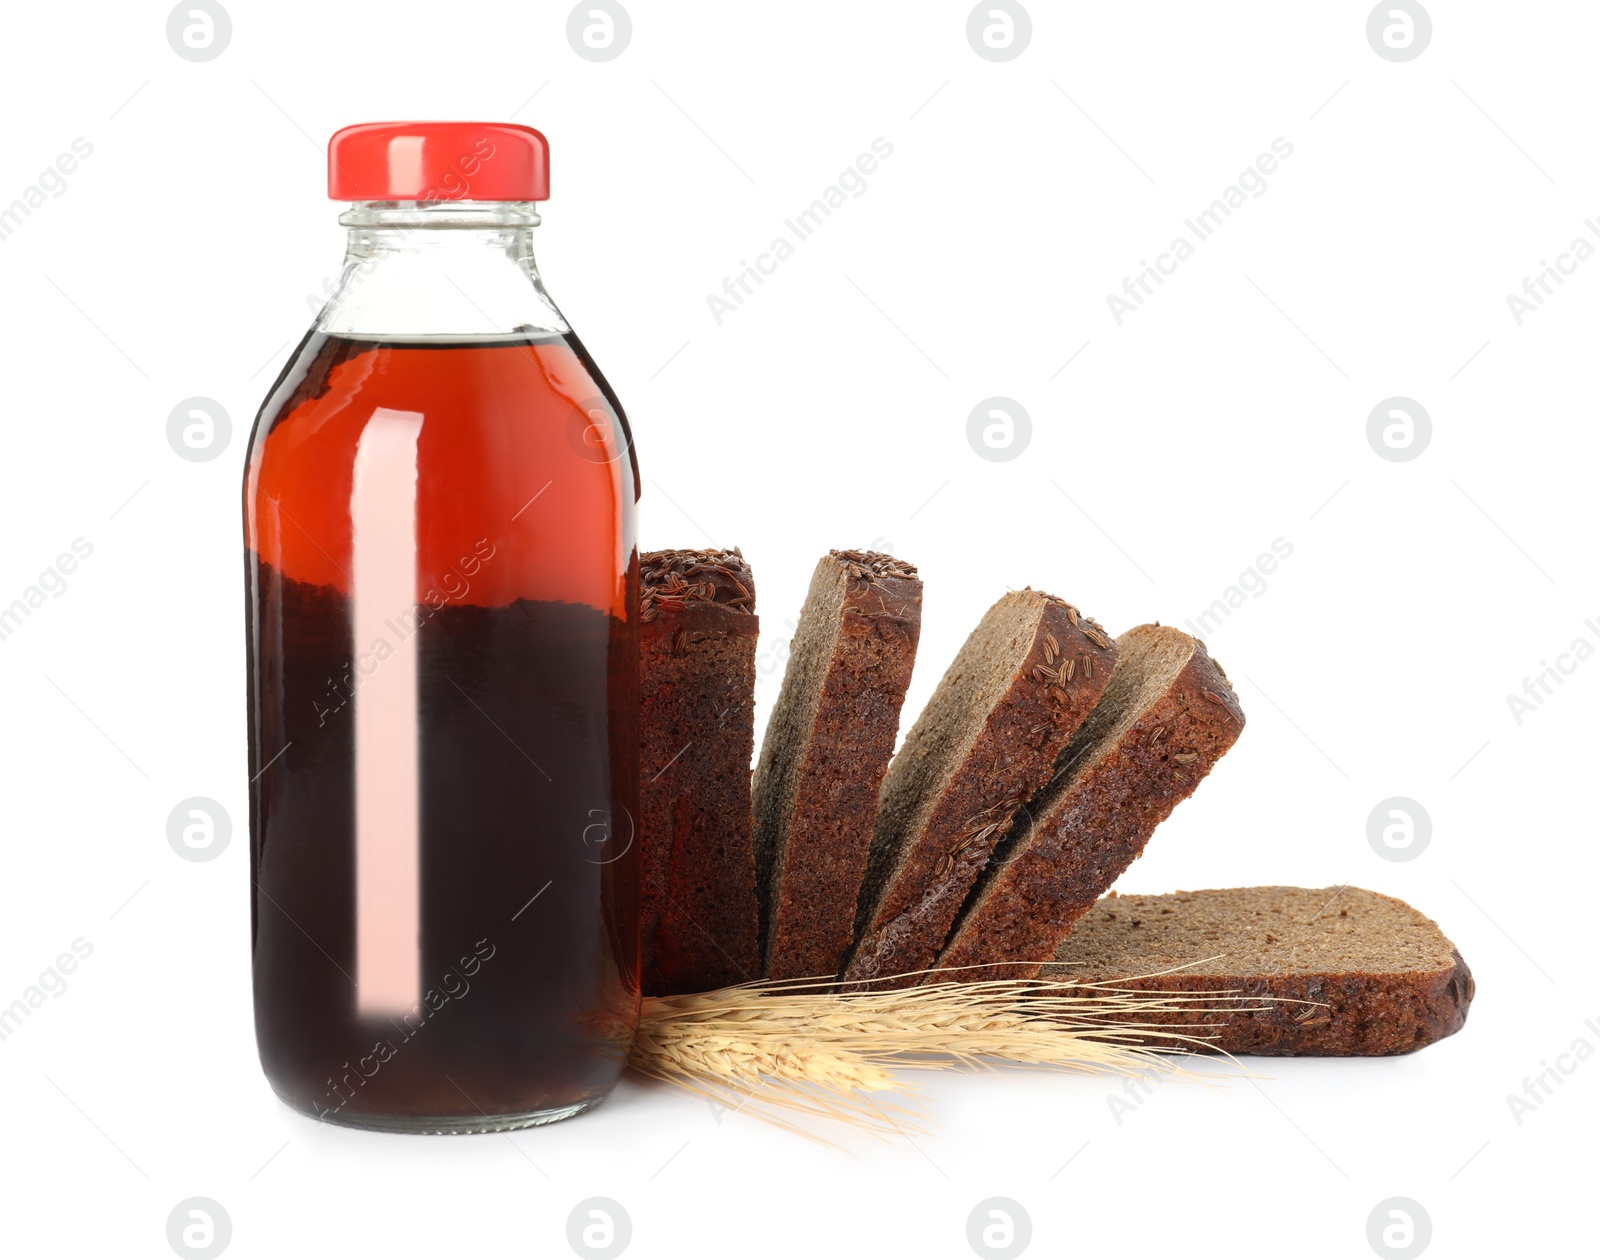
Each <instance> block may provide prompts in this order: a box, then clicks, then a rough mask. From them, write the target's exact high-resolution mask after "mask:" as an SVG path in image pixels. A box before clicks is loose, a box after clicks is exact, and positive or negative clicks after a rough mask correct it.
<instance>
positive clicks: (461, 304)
mask: <svg viewBox="0 0 1600 1260" xmlns="http://www.w3.org/2000/svg"><path fill="white" fill-rule="evenodd" d="M539 221H540V220H539V212H538V206H537V203H536V202H531V201H432V202H415V201H412V202H407V201H358V202H354V203H353V204H352V205H351V206H350V208H349V209H348V210H346V211H345V212H344V213H343V214H342V215H340V216H339V222H340V223H341V224H343V225H344V226H345V227H346V228H348V229H349V239H348V244H347V247H346V250H345V259H344V268H343V271H342V274H341V275H340V278H339V282H338V286H337V288H336V290H335V292H334V294H333V297H332V298H331V299H330V300H329V302H328V304H327V305H326V306H325V307H324V308H323V309H322V311H321V313H320V315H319V316H318V318H317V323H316V328H317V330H319V331H321V332H326V333H339V334H345V335H355V336H384V337H489V338H494V337H503V336H540V335H545V334H551V335H560V334H563V333H566V332H569V331H570V329H569V327H568V325H567V322H566V320H565V319H564V318H563V317H562V315H561V312H560V311H559V310H558V309H557V308H556V305H555V303H554V302H553V301H552V300H551V298H550V295H549V294H548V293H546V292H545V289H544V283H543V281H542V280H541V279H540V277H539V269H538V266H537V265H536V263H535V262H534V256H533V229H534V228H535V227H537V226H538V224H539Z"/></svg>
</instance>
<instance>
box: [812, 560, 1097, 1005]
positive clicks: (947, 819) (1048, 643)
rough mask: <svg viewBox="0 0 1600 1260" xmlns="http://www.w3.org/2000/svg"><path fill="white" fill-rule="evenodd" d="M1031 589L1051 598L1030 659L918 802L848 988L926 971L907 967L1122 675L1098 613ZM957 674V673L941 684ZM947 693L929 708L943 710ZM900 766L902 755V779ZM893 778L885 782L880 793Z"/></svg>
mask: <svg viewBox="0 0 1600 1260" xmlns="http://www.w3.org/2000/svg"><path fill="white" fill-rule="evenodd" d="M1019 594H1020V593H1019ZM1027 594H1028V595H1031V596H1033V597H1034V598H1036V599H1037V600H1039V601H1040V607H1039V616H1038V621H1037V624H1036V626H1035V628H1034V633H1033V640H1032V642H1031V644H1030V645H1029V646H1028V648H1027V651H1026V654H1025V656H1024V658H1023V661H1022V664H1021V667H1020V668H1019V669H1018V671H1017V672H1016V673H1015V674H1014V675H1013V676H1012V678H1011V682H1010V686H1009V687H1008V688H1007V689H1006V691H1005V694H1004V695H1003V696H1002V697H1001V698H1000V699H999V701H998V702H997V703H996V704H995V705H994V706H993V708H992V709H991V710H990V712H989V713H988V715H987V716H986V718H985V720H984V723H983V726H982V728H981V729H980V730H979V732H978V734H977V737H976V738H975V739H974V740H973V741H972V743H971V744H970V746H969V748H968V751H967V754H966V756H965V757H963V758H962V760H961V761H960V762H959V764H957V765H956V766H955V768H954V769H953V771H952V772H951V773H950V774H949V775H948V776H946V777H945V778H944V780H943V781H942V783H940V784H937V785H935V786H934V789H933V792H932V793H931V797H932V800H931V807H923V808H919V809H918V810H917V811H916V813H915V814H914V816H913V817H912V818H911V819H910V820H909V822H910V825H909V827H908V829H907V831H906V834H904V835H903V836H898V837H895V838H894V840H895V842H896V843H897V844H898V847H899V853H898V857H897V860H896V861H895V864H894V866H893V868H892V869H891V870H890V872H889V875H888V878H887V879H886V880H885V881H884V883H883V886H882V888H881V890H880V891H879V893H878V895H877V897H876V900H875V904H874V905H873V906H872V907H871V908H870V910H869V913H868V915H867V916H866V917H865V918H864V920H863V921H862V923H861V928H862V931H861V933H860V939H859V940H858V942H857V944H856V946H855V949H854V952H853V953H852V954H851V956H850V961H849V963H848V965H847V966H846V968H845V971H844V976H843V980H844V983H845V987H846V988H847V989H848V990H853V991H863V990H868V989H888V988H898V987H905V986H908V985H913V984H916V983H917V982H918V979H919V977H918V976H917V975H915V974H906V973H915V972H917V971H920V970H923V969H925V968H927V967H929V966H931V965H932V963H933V961H934V959H935V958H936V957H937V956H938V953H939V950H940V949H941V948H942V947H943V945H944V943H945V938H946V936H947V935H948V933H949V931H950V925H951V923H952V922H953V921H954V920H955V917H956V914H957V912H958V911H959V910H960V909H961V904H962V902H963V901H964V900H965V898H966V895H967V893H968V891H969V890H970V889H971V888H972V885H973V883H974V881H975V880H976V879H977V877H978V874H979V872H980V871H981V870H982V869H983V867H984V866H985V864H986V863H987V862H988V860H989V856H990V854H991V853H993V851H994V849H995V846H996V845H997V844H999V842H1000V839H1001V837H1002V836H1003V835H1004V834H1005V832H1006V829H1007V827H1008V826H1009V825H1010V823H1011V820H1012V818H1013V817H1014V816H1015V815H1016V812H1017V810H1018V809H1020V808H1021V807H1022V806H1023V804H1025V803H1026V802H1027V801H1028V800H1029V799H1030V798H1031V797H1032V796H1033V795H1034V793H1035V792H1037V791H1038V790H1039V789H1040V788H1042V787H1043V786H1044V785H1045V784H1046V783H1047V782H1049V780H1050V776H1051V774H1052V773H1053V771H1054V768H1055V762H1056V758H1057V756H1058V755H1059V754H1060V752H1061V750H1062V749H1063V748H1064V747H1065V746H1066V743H1067V741H1068V739H1069V738H1070V737H1071V735H1072V733H1073V732H1074V731H1076V730H1077V729H1078V727H1079V726H1080V725H1081V724H1082V722H1083V720H1084V718H1085V717H1087V716H1088V714H1089V711H1090V710H1091V709H1092V708H1094V705H1095V702H1096V701H1097V700H1099V698H1100V695H1101V693H1102V692H1103V691H1104V690H1105V685H1106V682H1107V680H1108V679H1109V678H1110V677H1111V671H1112V669H1113V668H1114V667H1115V665H1116V659H1117V649H1116V645H1115V643H1113V642H1112V641H1111V639H1110V637H1109V636H1108V635H1106V633H1105V632H1104V630H1102V629H1101V628H1100V626H1099V625H1098V624H1097V623H1096V622H1095V621H1094V620H1093V619H1092V618H1088V617H1084V616H1083V615H1082V614H1081V613H1079V612H1078V610H1077V609H1076V608H1074V607H1072V606H1071V605H1069V604H1068V603H1066V601H1064V600H1061V599H1057V598H1056V597H1055V596H1052V595H1046V594H1044V593H1043V592H1032V591H1030V592H1027ZM1002 603H1004V601H1002ZM996 607H997V608H998V607H999V605H997V606H996ZM974 633H976V631H975V632H974ZM1069 662H1070V665H1069ZM953 669H954V666H952V670H953ZM950 680H951V675H950V674H947V675H946V677H945V679H944V680H943V681H941V683H940V689H941V690H942V689H943V688H944V687H945V686H946V684H947V683H949V682H950ZM939 694H940V693H939V692H937V691H936V692H935V695H934V697H933V698H932V699H930V700H929V702H928V709H927V710H925V711H924V712H925V713H928V712H932V711H934V709H935V702H936V701H937V700H938V699H939ZM932 734H933V732H931V731H930V730H928V729H927V728H926V726H925V723H924V720H923V719H921V718H919V719H918V722H917V724H916V725H915V726H913V727H912V729H911V732H910V734H909V735H907V737H906V740H905V743H904V744H903V746H902V747H901V749H900V751H899V752H898V753H897V754H896V758H897V763H898V759H900V758H912V757H916V756H918V755H919V754H920V753H921V752H922V745H923V744H924V742H926V741H927V740H928V739H929V738H930V737H931V736H932ZM894 772H895V767H893V766H891V769H890V777H891V778H892V777H893V775H894ZM888 789H889V783H888V782H885V785H884V788H883V790H882V791H881V792H880V804H881V803H882V801H883V800H884V799H885V798H886V797H887V795H888ZM883 824H884V815H883V814H882V812H881V811H880V814H879V826H880V827H882V826H883Z"/></svg>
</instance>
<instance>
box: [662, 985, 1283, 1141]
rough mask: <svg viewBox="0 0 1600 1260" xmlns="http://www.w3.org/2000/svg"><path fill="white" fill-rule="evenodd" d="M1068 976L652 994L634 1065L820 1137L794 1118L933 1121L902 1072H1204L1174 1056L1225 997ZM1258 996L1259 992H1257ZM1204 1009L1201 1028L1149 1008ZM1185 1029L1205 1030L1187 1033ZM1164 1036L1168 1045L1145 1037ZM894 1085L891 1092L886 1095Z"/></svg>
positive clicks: (1200, 1039) (882, 1123)
mask: <svg viewBox="0 0 1600 1260" xmlns="http://www.w3.org/2000/svg"><path fill="white" fill-rule="evenodd" d="M1141 978H1142V977H1132V978H1130V979H1129V980H1123V981H1119V982H1118V987H1117V988H1111V987H1108V986H1095V985H1078V986H1075V987H1074V988H1073V990H1072V991H1071V992H1070V993H1068V992H1064V991H1063V987H1062V981H1060V980H1039V979H1034V980H987V981H959V980H933V981H930V982H928V983H924V984H921V985H917V986H916V987H913V988H905V989H889V990H879V991H873V992H867V993H847V994H842V993H836V992H833V991H832V988H833V981H832V980H831V979H822V980H801V981H787V982H782V983H772V982H769V981H755V982H752V983H750V984H742V985H734V986H732V987H730V988H725V989H716V990H713V991H712V992H709V993H694V994H685V995H682V996H677V997H665V998H646V999H645V1001H644V1009H643V1011H642V1014H641V1017H640V1024H639V1032H638V1036H637V1038H636V1039H635V1041H634V1047H633V1054H632V1058H631V1060H630V1066H632V1067H633V1068H634V1069H635V1070H637V1071H639V1072H641V1073H643V1074H645V1075H647V1076H651V1077H654V1078H656V1079H658V1080H662V1081H666V1082H669V1083H671V1084H674V1085H677V1086H680V1087H682V1088H684V1089H687V1090H689V1091H691V1092H692V1093H696V1094H699V1095H701V1096H703V1097H706V1098H709V1099H711V1100H712V1101H713V1102H716V1103H718V1104H720V1105H723V1106H726V1107H729V1108H731V1109H734V1110H747V1111H750V1112H751V1113H752V1114H754V1115H758V1116H760V1117H761V1118H762V1119H765V1120H767V1121H769V1122H771V1123H774V1124H777V1125H779V1126H780V1127H783V1128H786V1129H789V1130H791V1131H794V1132H800V1133H805V1134H806V1136H815V1135H814V1134H811V1133H809V1132H807V1131H806V1130H804V1129H802V1128H800V1127H799V1126H798V1125H796V1124H795V1123H793V1122H792V1121H791V1120H790V1119H787V1118H786V1116H789V1115H793V1116H811V1117H818V1118H827V1119H833V1120H839V1121H844V1122H846V1123H851V1124H854V1125H857V1126H859V1127H862V1128H865V1129H867V1130H868V1131H870V1132H873V1133H876V1134H879V1135H886V1134H888V1133H891V1132H902V1131H904V1130H905V1129H906V1128H912V1129H918V1128H920V1127H921V1126H920V1123H919V1122H920V1121H921V1120H922V1119H923V1118H924V1112H923V1110H922V1107H921V1097H920V1095H919V1094H918V1093H917V1092H916V1091H915V1090H913V1089H911V1088H910V1087H909V1086H907V1085H906V1084H905V1083H904V1082H903V1081H901V1080H900V1079H899V1078H898V1077H896V1076H895V1075H894V1073H893V1071H892V1070H891V1069H892V1068H893V1067H894V1066H896V1065H899V1066H901V1067H916V1068H951V1067H965V1068H973V1067H980V1066H984V1065H992V1064H995V1063H998V1062H1009V1063H1019V1064H1029V1065H1033V1066H1038V1067H1045V1068H1049V1069H1053V1070H1056V1071H1069V1072H1084V1073H1120V1074H1129V1073H1147V1072H1150V1071H1157V1072H1161V1073H1162V1074H1163V1075H1181V1076H1186V1077H1190V1078H1196V1079H1197V1076H1196V1074H1195V1073H1191V1072H1187V1071H1186V1070H1184V1069H1183V1068H1181V1067H1179V1066H1178V1065H1176V1064H1175V1063H1173V1062H1172V1059H1171V1056H1172V1055H1173V1054H1174V1053H1175V1052H1176V1053H1185V1052H1190V1051H1195V1050H1202V1049H1206V1048H1207V1038H1206V1036H1205V1035H1204V1034H1205V1030H1206V1027H1207V1025H1206V1024H1205V1022H1204V1017H1205V1016H1207V1015H1214V1014H1218V1013H1222V1012H1225V1011H1228V1010H1234V1009H1259V1006H1258V1005H1256V1006H1247V1007H1229V1006H1219V1005H1218V1002H1219V1001H1226V1000H1229V999H1230V998H1231V997H1232V995H1230V994H1225V993H1159V994H1158V993H1145V992H1140V991H1138V990H1133V989H1129V988H1128V987H1127V985H1128V984H1130V983H1132V982H1136V981H1137V980H1139V979H1141ZM1248 1001H1249V1002H1258V1001H1259V1000H1258V999H1248ZM1174 1013H1180V1014H1192V1015H1194V1016H1196V1017H1197V1018H1196V1021H1195V1022H1194V1023H1192V1024H1182V1025H1173V1024H1170V1023H1162V1024H1159V1025H1158V1024H1156V1023H1153V1022H1151V1021H1150V1019H1149V1018H1148V1017H1154V1016H1158V1015H1162V1016H1170V1015H1172V1014H1174ZM1185 1028H1188V1029H1193V1030H1195V1031H1193V1032H1186V1031H1183V1030H1184V1029H1185ZM1151 1031H1159V1033H1160V1036H1161V1038H1162V1041H1163V1042H1164V1043H1165V1044H1162V1045H1148V1044H1144V1041H1143V1038H1144V1036H1145V1035H1146V1034H1147V1033H1149V1032H1151ZM879 1094H889V1095H891V1096H892V1097H891V1098H890V1100H889V1101H887V1102H884V1101H880V1100H879V1099H878V1098H877V1097H876V1095H879Z"/></svg>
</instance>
